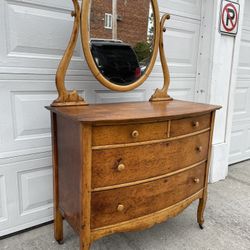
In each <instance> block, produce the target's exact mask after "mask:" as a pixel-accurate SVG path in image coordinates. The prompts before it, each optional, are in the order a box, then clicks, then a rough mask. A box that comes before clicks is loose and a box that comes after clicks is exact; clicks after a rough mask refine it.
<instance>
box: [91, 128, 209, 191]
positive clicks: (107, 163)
mask: <svg viewBox="0 0 250 250" xmlns="http://www.w3.org/2000/svg"><path fill="white" fill-rule="evenodd" d="M208 144H209V132H206V133H202V134H200V135H196V136H190V137H187V138H183V139H178V140H173V141H169V142H164V143H155V144H149V145H141V146H132V147H125V148H113V149H102V150H94V151H93V153H92V188H98V187H105V186H111V185H116V184H121V183H127V182H133V181H138V180H144V179H147V178H150V177H155V176H159V175H164V174H167V173H171V172H173V171H176V170H179V169H182V168H185V167H188V166H190V165H192V164H195V163H198V162H201V161H203V160H206V159H207V152H208Z"/></svg>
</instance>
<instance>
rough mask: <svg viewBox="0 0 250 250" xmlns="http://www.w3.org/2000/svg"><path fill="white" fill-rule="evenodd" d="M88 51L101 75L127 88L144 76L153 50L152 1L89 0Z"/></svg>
mask: <svg viewBox="0 0 250 250" xmlns="http://www.w3.org/2000/svg"><path fill="white" fill-rule="evenodd" d="M89 31H90V38H89V39H90V41H89V44H90V50H91V53H92V56H93V59H94V61H95V64H96V66H97V68H98V69H99V71H100V73H101V74H102V75H103V76H104V77H105V78H106V79H107V80H109V81H110V82H111V83H113V84H116V85H120V86H127V85H130V84H132V83H134V82H136V81H137V80H138V79H139V78H140V77H142V76H143V74H144V73H145V71H146V69H147V67H148V65H149V63H150V61H151V56H152V52H153V49H154V11H153V7H152V3H151V0H102V1H100V0H92V1H91V8H90V15H89Z"/></svg>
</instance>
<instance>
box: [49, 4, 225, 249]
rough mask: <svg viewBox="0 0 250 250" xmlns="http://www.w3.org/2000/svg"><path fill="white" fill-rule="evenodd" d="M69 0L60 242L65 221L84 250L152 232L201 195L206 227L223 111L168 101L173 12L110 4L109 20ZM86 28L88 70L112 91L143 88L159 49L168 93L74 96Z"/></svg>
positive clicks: (57, 175)
mask: <svg viewBox="0 0 250 250" xmlns="http://www.w3.org/2000/svg"><path fill="white" fill-rule="evenodd" d="M72 1H73V4H74V9H75V11H73V12H72V16H73V17H74V25H73V31H72V35H71V39H70V41H69V45H68V47H67V49H66V51H65V54H64V56H63V58H62V60H61V62H60V65H59V67H58V70H57V73H56V87H57V90H58V98H57V99H56V100H55V101H54V102H53V103H52V104H51V106H50V107H47V108H48V109H49V110H50V112H51V121H52V144H53V169H54V219H55V220H54V234H55V239H56V240H57V241H58V242H59V243H62V242H63V219H65V220H66V221H67V222H68V223H69V224H70V225H71V226H72V228H73V229H74V230H75V232H76V233H77V234H79V237H80V249H82V250H89V249H90V245H91V243H92V242H93V241H94V240H96V239H98V238H101V237H104V236H106V235H109V234H112V233H116V232H125V231H132V230H141V229H145V228H148V227H151V226H153V225H155V224H157V223H160V222H163V221H165V220H166V219H168V218H170V217H173V216H176V215H177V214H179V213H180V212H181V211H183V210H184V209H185V208H186V207H187V206H188V205H190V204H191V203H192V202H193V201H194V200H197V199H199V205H198V211H197V221H198V224H199V226H200V228H203V223H204V218H203V214H204V209H205V205H206V200H207V183H208V173H209V158H210V152H211V145H212V136H213V128H214V121H215V112H216V110H217V109H219V108H220V107H219V106H214V105H208V104H199V103H193V102H186V101H180V100H173V99H172V98H171V97H170V96H169V95H168V88H169V84H170V74H169V70H168V65H167V61H166V57H165V52H164V46H163V32H164V31H166V28H165V27H164V23H165V21H166V20H168V19H169V18H170V16H169V15H168V14H164V15H163V16H162V18H161V20H160V14H159V9H158V4H157V0H133V1H118V2H116V1H113V6H111V7H112V11H113V12H112V15H109V16H106V13H104V12H105V11H107V10H106V9H105V10H104V9H103V5H102V4H101V1H95V0H85V1H82V8H80V6H79V3H78V1H77V0H72ZM100 4H101V5H100ZM110 11H111V10H110ZM117 13H118V14H119V16H118V15H117ZM131 13H132V15H131ZM133 13H137V14H138V15H134V14H133ZM104 14H105V15H104ZM104 16H105V18H103V17H104ZM106 18H112V19H107V20H106ZM110 20H112V22H111V21H110ZM131 21H135V22H136V23H137V25H131V24H133V22H131ZM103 22H105V27H106V26H108V25H111V24H112V25H111V26H109V29H110V32H109V33H105V32H106V30H103V28H102V25H103ZM99 24H101V26H98V25H99ZM140 25H141V26H140ZM139 26H140V27H139ZM106 28H107V27H106ZM79 29H81V41H82V47H83V52H84V55H85V59H86V61H87V64H88V66H89V69H90V70H91V71H92V73H93V75H94V77H95V78H96V79H97V80H98V81H99V82H100V83H102V84H103V85H104V86H105V87H107V88H109V89H110V90H113V91H121V92H124V91H131V90H133V89H135V88H137V87H138V86H140V85H141V84H143V83H144V81H145V80H146V79H147V78H148V76H149V75H150V73H151V71H152V69H153V67H154V63H155V60H156V58H157V53H158V50H159V51H160V60H161V64H162V70H163V76H164V77H163V78H162V81H163V87H162V89H156V90H155V93H154V94H153V95H152V97H151V98H150V101H148V102H130V103H115V104H91V105H88V104H87V102H86V101H85V100H84V99H83V97H82V96H80V95H79V94H78V93H77V91H76V90H73V91H68V90H67V89H66V86H65V76H66V71H67V69H68V66H69V64H70V61H71V58H72V55H73V53H74V48H75V46H76V43H77V37H78V32H79ZM110 34H112V38H111V37H108V36H109V35H110ZM98 35H99V36H101V37H97V36H98ZM107 37H108V38H107ZM142 48H143V49H142ZM149 83H150V82H149ZM124 250H125V249H124Z"/></svg>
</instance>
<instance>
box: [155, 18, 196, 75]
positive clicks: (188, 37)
mask: <svg viewBox="0 0 250 250" xmlns="http://www.w3.org/2000/svg"><path fill="white" fill-rule="evenodd" d="M166 27H167V32H166V33H165V34H164V46H165V51H166V55H167V59H168V66H169V68H170V72H171V76H172V77H175V76H179V77H180V76H189V77H196V70H197V57H198V50H197V48H198V47H199V35H200V22H197V21H191V20H188V19H187V18H178V17H173V18H172V19H171V20H170V21H169V22H168V24H167V26H166ZM156 66H157V67H158V69H159V70H160V71H161V70H162V69H161V64H160V61H159V59H158V60H157V63H156Z"/></svg>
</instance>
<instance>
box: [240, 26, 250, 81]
mask: <svg viewBox="0 0 250 250" xmlns="http://www.w3.org/2000/svg"><path fill="white" fill-rule="evenodd" d="M249 58H250V31H246V30H244V31H243V32H242V39H241V47H240V55H239V66H238V76H239V77H249V76H250V60H249ZM249 78H250V77H249Z"/></svg>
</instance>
